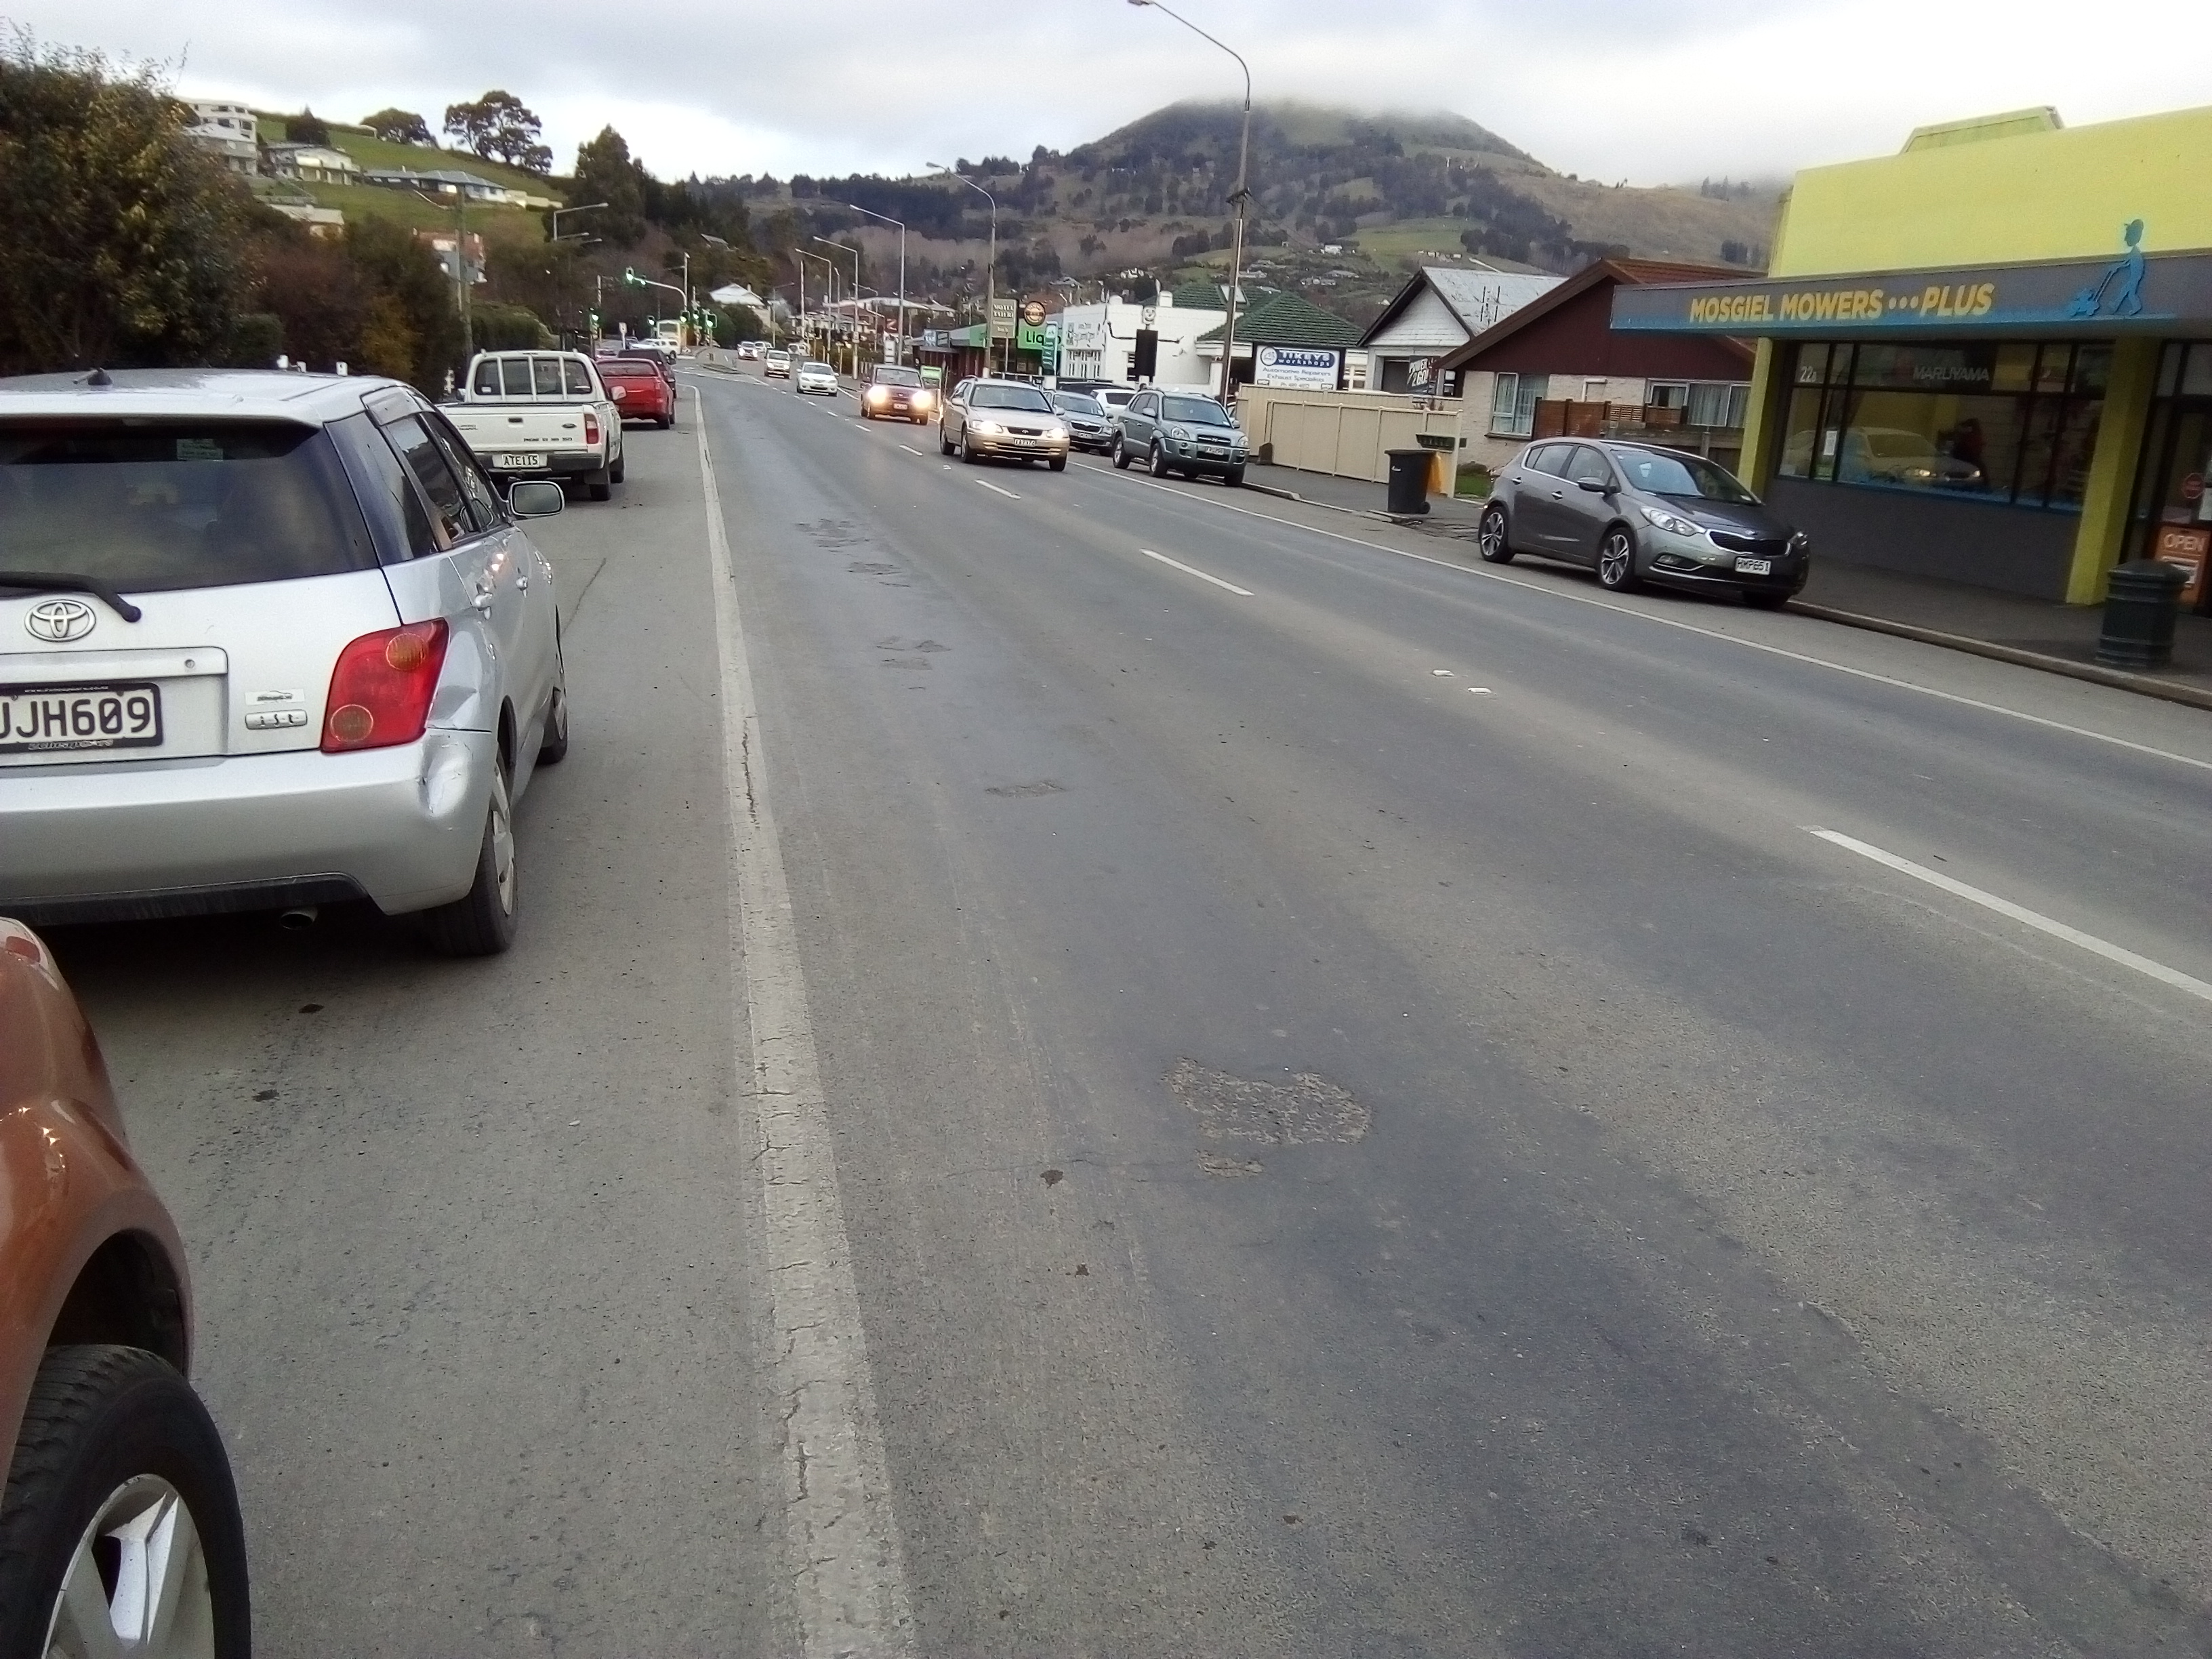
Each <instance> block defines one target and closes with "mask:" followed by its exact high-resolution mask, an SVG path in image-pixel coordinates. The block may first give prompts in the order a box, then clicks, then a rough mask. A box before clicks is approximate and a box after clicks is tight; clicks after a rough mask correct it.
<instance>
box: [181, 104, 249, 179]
mask: <svg viewBox="0 0 2212 1659" xmlns="http://www.w3.org/2000/svg"><path fill="white" fill-rule="evenodd" d="M192 115H193V117H194V119H193V122H192V124H191V125H190V126H188V127H186V128H185V137H187V138H189V139H191V141H192V143H196V144H197V145H198V146H199V147H200V148H201V149H204V150H206V151H207V152H208V153H209V154H210V155H213V156H215V157H216V159H217V160H218V161H221V162H222V164H223V166H225V167H228V168H229V169H230V170H231V171H232V172H233V173H245V174H246V175H247V176H248V177H249V178H250V177H252V174H253V173H255V172H257V171H258V169H259V167H260V165H261V153H260V144H259V143H258V138H259V128H260V123H259V122H258V121H256V120H255V119H254V118H253V112H252V110H250V109H248V108H246V106H245V105H243V104H229V103H224V102H222V101H220V100H215V99H194V100H192Z"/></svg>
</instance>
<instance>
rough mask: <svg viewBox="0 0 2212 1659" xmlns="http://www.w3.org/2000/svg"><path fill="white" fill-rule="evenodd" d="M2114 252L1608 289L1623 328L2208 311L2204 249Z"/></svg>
mask: <svg viewBox="0 0 2212 1659" xmlns="http://www.w3.org/2000/svg"><path fill="white" fill-rule="evenodd" d="M2128 230H2129V231H2130V233H2132V234H2131V235H2130V236H2129V238H2128V240H2127V241H2126V245H2125V246H2124V250H2123V252H2121V254H2120V256H2119V258H2117V259H2098V260H2086V259H2085V260H2075V261H2069V262H2066V263H2064V264H2037V265H1998V266H1986V267H1982V268H1979V269H1963V270H1925V271H1919V270H1915V271H1889V272H1882V273H1879V274H1869V275H1866V276H1823V277H1801V278H1798V279H1797V280H1796V281H1781V282H1773V281H1768V282H1746V283H1668V284H1650V285H1644V286H1629V285H1626V284H1624V285H1623V286H1621V287H1619V288H1616V289H1614V290H1613V327H1614V328H1616V329H1619V330H1621V331H1624V332H1630V333H1669V332H1679V333H1700V334H1819V335H1828V334H1838V333H1841V334H1851V333H1870V332H1875V331H1880V332H1883V333H1898V334H1917V333H1926V332H1929V331H1942V332H1945V333H1950V332H1954V331H1968V332H1977V333H1978V332H1981V331H1986V330H1990V329H2011V330H2018V329H2020V328H2021V327H2023V326H2028V327H2033V328H2034V329H2035V330H2036V331H2038V332H2043V331H2048V330H2050V329H2051V328H2054V327H2057V328H2063V329H2066V330H2067V331H2069V332H2080V333H2084V334H2112V333H2115V332H2133V331H2142V330H2155V329H2160V328H2163V327H2165V326H2166V325H2171V324H2172V323H2174V322H2176V321H2180V320H2188V321H2203V320H2208V319H2212V254H2205V253H2169V254H2149V255H2146V254H2144V253H2142V252H2141V251H2140V248H2139V242H2140V239H2141V235H2142V231H2141V228H2140V227H2139V226H2137V225H2130V227H2128Z"/></svg>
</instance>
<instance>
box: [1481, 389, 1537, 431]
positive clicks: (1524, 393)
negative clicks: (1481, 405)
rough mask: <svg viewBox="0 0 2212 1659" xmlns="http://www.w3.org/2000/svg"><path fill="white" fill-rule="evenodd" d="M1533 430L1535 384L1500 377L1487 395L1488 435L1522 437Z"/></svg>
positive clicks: (1534, 425)
mask: <svg viewBox="0 0 2212 1659" xmlns="http://www.w3.org/2000/svg"><path fill="white" fill-rule="evenodd" d="M1535 429H1536V382H1535V381H1534V380H1532V379H1529V378H1528V377H1527V376H1525V375H1520V374H1500V375H1499V376H1498V380H1497V384H1496V385H1495V386H1492V389H1491V393H1490V432H1491V435H1492V437H1496V438H1525V437H1527V436H1528V435H1529V434H1530V433H1532V432H1534V430H1535Z"/></svg>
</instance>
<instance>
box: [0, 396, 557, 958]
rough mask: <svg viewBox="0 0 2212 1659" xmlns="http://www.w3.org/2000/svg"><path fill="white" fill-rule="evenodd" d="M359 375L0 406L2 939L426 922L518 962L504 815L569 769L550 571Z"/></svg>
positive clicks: (417, 418)
mask: <svg viewBox="0 0 2212 1659" xmlns="http://www.w3.org/2000/svg"><path fill="white" fill-rule="evenodd" d="M560 509H561V491H560V486H559V485H557V484H554V483H519V484H517V485H515V486H514V487H513V490H512V491H511V492H510V494H509V495H508V496H507V499H505V500H502V499H501V497H500V495H498V494H497V493H496V492H495V490H494V489H493V488H492V486H491V483H489V480H488V479H487V478H486V477H485V476H484V474H483V471H482V469H481V468H480V467H479V466H478V465H477V463H476V461H475V459H473V458H472V457H471V455H470V453H469V451H468V447H467V446H466V445H465V444H463V443H462V442H461V441H460V440H459V437H458V436H457V435H455V433H454V432H453V428H452V427H451V426H449V425H448V424H447V422H446V420H445V418H444V416H441V414H440V413H439V412H438V410H436V409H435V408H433V407H432V406H431V405H430V404H428V402H427V401H425V400H424V399H423V398H422V397H421V396H419V395H418V394H417V393H416V392H415V391H414V390H413V389H411V388H410V387H408V386H402V385H399V384H398V383H397V382H394V381H391V380H374V379H347V378H341V377H337V376H319V375H301V374H275V373H264V372H259V371H226V370H210V369H149V370H139V371H118V372H117V373H116V374H113V375H112V376H111V375H108V374H104V373H102V372H100V371H98V370H95V371H94V373H93V374H90V375H83V374H78V375H68V376H65V375H58V374H57V375H40V376H34V377H30V378H26V379H20V380H0V914H6V915H16V916H21V917H23V918H24V919H25V920H27V921H33V922H41V923H54V922H70V921H100V920H107V919H122V918H137V917H149V916H167V915H194V914H199V913H204V912H209V911H216V910H240V909H259V908H268V909H305V908H310V907H313V906H314V905H317V904H322V903H330V902H337V901H341V900H345V899H356V898H363V897H366V898H368V899H372V900H374V902H376V903H377V905H378V906H379V907H380V908H382V909H383V910H385V911H386V913H388V914H398V913H401V912H416V913H420V914H421V915H422V916H423V918H424V919H425V921H426V922H427V924H428V932H429V935H430V938H431V940H432V942H433V943H434V944H435V945H436V946H438V947H439V948H440V949H441V950H444V951H448V952H450V953H453V954H457V955H483V954H489V953H490V952H493V951H502V950H504V949H506V948H507V945H508V944H509V943H510V942H511V941H512V939H513V936H514V924H515V906H516V898H517V883H516V864H515V850H514V829H513V807H514V802H515V801H516V800H517V799H520V796H521V794H522V792H523V790H524V789H526V787H528V786H529V783H530V779H531V775H532V771H533V770H534V769H536V768H537V767H538V765H540V764H543V763H550V762H553V761H557V760H559V759H560V758H561V757H562V754H563V753H564V752H565V751H566V750H567V748H568V696H567V691H566V689H565V677H564V675H563V672H562V663H561V642H560V631H559V626H558V622H557V619H556V612H555V608H554V596H553V570H552V567H551V565H550V564H549V563H548V562H546V559H545V557H544V555H543V554H542V553H540V552H539V551H538V549H537V548H536V547H535V546H534V545H532V543H531V541H530V538H528V537H527V536H526V535H525V534H524V533H523V532H522V531H521V529H520V527H519V526H517V524H516V520H517V519H519V518H522V517H529V516H537V515H539V514H543V513H557V512H558V511H560Z"/></svg>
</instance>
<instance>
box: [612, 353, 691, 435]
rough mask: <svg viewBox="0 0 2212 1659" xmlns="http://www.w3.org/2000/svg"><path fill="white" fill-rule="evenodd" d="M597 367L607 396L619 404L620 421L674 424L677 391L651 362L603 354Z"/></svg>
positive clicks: (669, 425)
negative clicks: (620, 411) (604, 384)
mask: <svg viewBox="0 0 2212 1659" xmlns="http://www.w3.org/2000/svg"><path fill="white" fill-rule="evenodd" d="M599 378H600V379H601V380H605V382H606V383H607V395H608V396H609V397H611V398H613V399H614V400H615V401H616V402H617V403H618V404H621V405H622V416H623V420H625V421H651V422H653V424H654V425H655V426H659V427H671V426H674V425H675V424H676V390H675V388H674V387H673V386H671V385H670V384H669V383H668V380H666V378H665V377H664V376H663V375H662V374H661V372H660V370H659V368H656V367H655V366H654V365H653V363H651V362H648V361H647V360H646V359H645V358H643V357H602V358H600V359H599Z"/></svg>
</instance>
